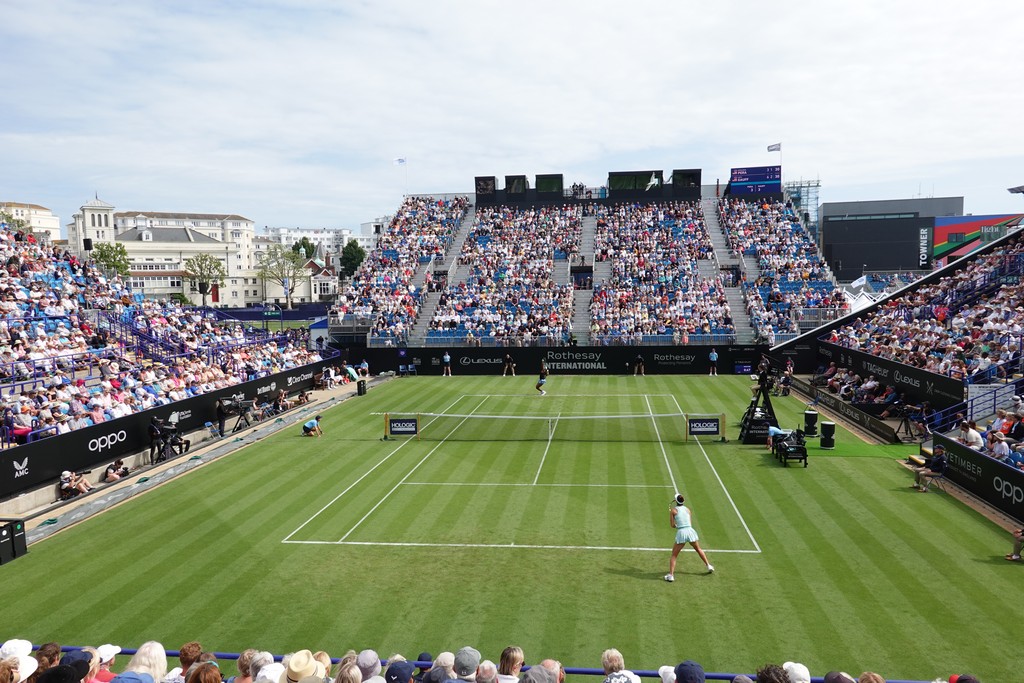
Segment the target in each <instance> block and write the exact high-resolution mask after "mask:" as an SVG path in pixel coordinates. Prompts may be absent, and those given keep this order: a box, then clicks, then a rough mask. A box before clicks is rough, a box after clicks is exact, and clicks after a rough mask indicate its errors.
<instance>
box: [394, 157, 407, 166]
mask: <svg viewBox="0 0 1024 683" xmlns="http://www.w3.org/2000/svg"><path fill="white" fill-rule="evenodd" d="M394 164H395V166H405V157H398V158H397V159H395V161H394Z"/></svg>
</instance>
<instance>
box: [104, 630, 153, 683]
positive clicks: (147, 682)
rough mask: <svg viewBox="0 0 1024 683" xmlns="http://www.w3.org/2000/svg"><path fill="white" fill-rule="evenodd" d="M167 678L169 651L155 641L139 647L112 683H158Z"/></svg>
mask: <svg viewBox="0 0 1024 683" xmlns="http://www.w3.org/2000/svg"><path fill="white" fill-rule="evenodd" d="M166 677H167V651H166V650H164V646H163V645H161V644H160V643H158V642H156V641H155V640H150V641H147V642H145V643H143V644H142V645H140V646H139V649H138V650H136V651H135V656H133V657H132V658H131V660H129V661H128V666H126V667H125V670H124V672H123V673H120V674H118V675H116V676H114V678H113V679H111V681H112V683H158V682H159V681H162V680H164V678H166Z"/></svg>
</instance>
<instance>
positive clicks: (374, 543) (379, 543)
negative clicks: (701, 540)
mask: <svg viewBox="0 0 1024 683" xmlns="http://www.w3.org/2000/svg"><path fill="white" fill-rule="evenodd" d="M284 543H294V544H297V545H358V546H370V547H374V548H506V549H507V548H514V549H516V550H519V549H524V548H525V549H527V550H631V551H633V552H651V553H665V552H668V551H670V550H671V548H668V547H662V548H644V547H630V546H615V545H531V544H519V543H398V542H394V543H391V542H384V541H284ZM704 550H705V552H709V553H735V554H745V555H750V554H756V553H759V552H761V551H760V550H733V549H724V550H715V549H714V548H705V549H704ZM685 552H695V551H694V550H693V549H692V548H686V549H685Z"/></svg>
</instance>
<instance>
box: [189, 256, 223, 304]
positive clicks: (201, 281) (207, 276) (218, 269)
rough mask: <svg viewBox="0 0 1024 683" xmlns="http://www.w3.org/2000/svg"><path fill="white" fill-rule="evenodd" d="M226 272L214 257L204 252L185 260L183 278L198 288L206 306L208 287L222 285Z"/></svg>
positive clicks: (219, 261)
mask: <svg viewBox="0 0 1024 683" xmlns="http://www.w3.org/2000/svg"><path fill="white" fill-rule="evenodd" d="M226 275H227V271H226V270H225V269H224V264H223V263H222V262H221V260H220V259H218V258H217V257H216V256H214V255H212V254H207V253H205V252H203V253H201V254H196V255H195V256H193V257H192V258H188V259H185V277H186V278H188V280H189V281H190V282H191V283H192V284H194V285H196V286H197V287H198V288H199V293H200V294H201V295H202V296H203V306H205V305H206V295H207V294H209V293H210V285H223V284H224V277H225V276H226Z"/></svg>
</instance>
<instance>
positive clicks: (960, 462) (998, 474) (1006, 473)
mask: <svg viewBox="0 0 1024 683" xmlns="http://www.w3.org/2000/svg"><path fill="white" fill-rule="evenodd" d="M935 443H936V444H940V443H941V444H942V445H944V446H945V447H946V459H947V462H948V463H949V465H948V466H947V467H946V478H947V479H949V480H950V481H952V482H954V483H955V484H957V485H958V486H961V487H962V488H963V489H964V490H966V491H968V492H969V493H971V494H973V495H975V496H977V497H978V498H981V499H982V500H984V501H985V502H987V503H989V504H991V505H993V506H995V507H996V508H997V509H999V510H1000V511H1002V512H1004V513H1005V514H1007V515H1009V516H1010V517H1013V518H1014V519H1017V520H1024V472H1022V471H1021V470H1018V469H1017V468H1015V467H1011V466H1010V465H1005V464H1003V463H1001V462H999V461H997V460H994V459H992V458H990V457H988V456H987V455H985V454H983V453H979V452H978V451H975V450H973V449H971V448H968V447H967V446H965V445H963V444H961V443H960V442H958V441H955V440H953V439H949V438H946V437H944V436H940V435H936V436H935Z"/></svg>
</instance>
